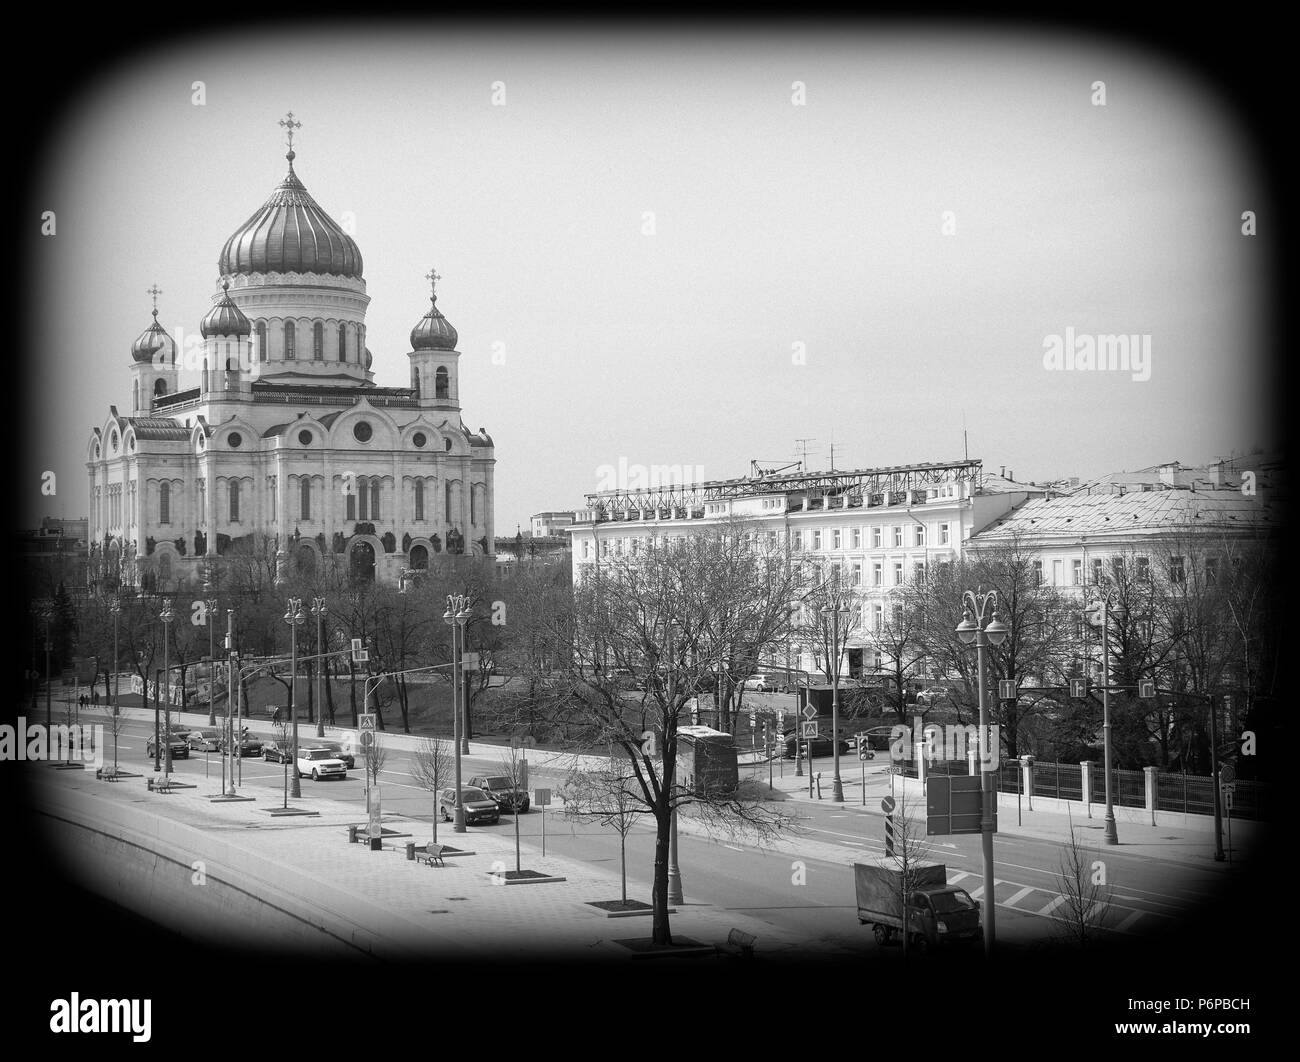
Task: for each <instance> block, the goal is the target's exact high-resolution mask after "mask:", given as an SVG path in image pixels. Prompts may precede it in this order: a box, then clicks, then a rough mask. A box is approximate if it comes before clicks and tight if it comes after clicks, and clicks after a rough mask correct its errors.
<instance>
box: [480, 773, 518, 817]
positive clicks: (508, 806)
mask: <svg viewBox="0 0 1300 1062" xmlns="http://www.w3.org/2000/svg"><path fill="white" fill-rule="evenodd" d="M469 784H470V785H473V786H477V787H478V788H479V789H481V790H483V792H485V793H486V794H487V795H488V796H490V797H491V798H492V799H493V800H495V801H496V802H497V807H499V808H500V809H501V810H502V811H508V812H515V811H518V812H519V813H520V814H527V812H528V793H527V792H525V791H524V790H522V789H515V788H514V787H513V786H511V784H510V779H509V778H507V777H506V776H505V775H504V774H493V775H487V776H484V777H481V778H471V779H470V780H469Z"/></svg>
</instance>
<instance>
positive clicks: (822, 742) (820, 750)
mask: <svg viewBox="0 0 1300 1062" xmlns="http://www.w3.org/2000/svg"><path fill="white" fill-rule="evenodd" d="M811 740H812V755H814V756H829V755H831V753H832V752H833V751H834V746H833V745H832V744H831V739H830V738H829V737H815V738H812V739H811ZM808 742H809V739H808V738H800V739H799V743H800V745H801V746H802V749H803V755H805V756H807V755H808ZM794 743H795V736H794V732H793V731H791V732H790V733H789V734H786V736H785V758H786V759H787V760H792V759H794V758H795V755H794ZM839 746H840V755H844V754H845V753H847V752H848V751H849V743H848V742H847V741H846V740H844V738H840V741H839Z"/></svg>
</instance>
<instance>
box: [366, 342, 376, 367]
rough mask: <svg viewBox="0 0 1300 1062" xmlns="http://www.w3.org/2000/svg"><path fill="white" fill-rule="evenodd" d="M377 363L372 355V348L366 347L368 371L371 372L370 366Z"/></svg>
mask: <svg viewBox="0 0 1300 1062" xmlns="http://www.w3.org/2000/svg"><path fill="white" fill-rule="evenodd" d="M374 363H375V356H374V355H373V354H371V353H370V348H369V347H366V371H367V372H369V371H370V366H371V365H373V364H374Z"/></svg>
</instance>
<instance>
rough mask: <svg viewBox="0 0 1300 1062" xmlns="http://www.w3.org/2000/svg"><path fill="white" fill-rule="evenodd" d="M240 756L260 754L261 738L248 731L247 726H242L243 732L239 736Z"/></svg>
mask: <svg viewBox="0 0 1300 1062" xmlns="http://www.w3.org/2000/svg"><path fill="white" fill-rule="evenodd" d="M236 747H237V748H238V749H239V755H240V756H260V755H262V739H261V738H260V737H257V736H255V735H253V734H250V733H249V732H248V727H244V730H243V733H241V734H240V736H239V744H238V745H237V746H236Z"/></svg>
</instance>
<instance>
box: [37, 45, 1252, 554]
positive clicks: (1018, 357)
mask: <svg viewBox="0 0 1300 1062" xmlns="http://www.w3.org/2000/svg"><path fill="white" fill-rule="evenodd" d="M196 82H201V83H202V100H201V103H200V102H196V101H197V97H196V91H197V90H196V89H195V83H196ZM1099 82H1100V83H1103V85H1104V88H1103V89H1102V90H1101V91H1104V103H1102V102H1100V101H1101V99H1102V97H1101V96H1100V94H1099V89H1098V86H1097V83H1099ZM288 111H293V113H294V115H295V117H296V119H298V120H300V121H301V122H302V127H301V129H300V130H298V132H297V135H296V138H295V142H294V149H295V151H296V152H297V158H296V160H295V169H296V171H297V173H298V176H299V177H300V178H301V180H302V181H303V183H304V184H305V185H306V187H307V189H308V190H309V191H310V192H311V194H312V195H313V197H314V198H315V199H316V201H317V202H318V203H319V204H320V205H321V207H322V208H323V209H324V210H325V211H326V212H327V213H329V214H330V215H331V216H332V217H333V218H334V219H335V220H336V221H343V220H344V217H345V215H347V216H349V217H350V218H353V219H355V230H354V236H355V239H356V240H357V243H358V245H359V246H360V249H361V253H362V255H363V258H364V262H365V280H366V283H367V291H368V294H369V296H370V299H371V302H370V306H369V310H368V312H367V319H366V320H367V342H368V345H369V347H370V349H371V350H372V351H373V353H374V356H375V364H374V369H375V374H376V376H375V382H376V383H377V384H380V385H387V386H406V385H407V384H408V383H409V363H408V360H407V358H406V357H405V356H404V355H405V354H406V352H407V351H409V349H410V343H409V338H408V335H409V332H410V329H411V328H412V326H413V325H414V324H415V323H416V322H417V321H418V320H419V318H420V317H421V316H422V315H423V314H424V312H425V310H426V309H427V306H428V294H427V292H428V288H427V281H426V280H425V279H424V274H425V273H427V272H428V271H429V269H430V267H431V266H435V267H436V268H437V271H438V272H439V273H440V274H441V276H442V280H441V281H440V282H439V285H438V306H439V309H440V310H441V311H442V312H443V313H444V314H445V315H446V316H447V318H448V320H450V321H451V323H452V324H453V325H454V326H455V327H456V328H457V330H458V332H459V334H460V344H459V349H460V350H461V352H462V355H463V356H462V359H461V363H460V387H461V402H462V407H463V412H462V417H463V419H464V421H465V423H466V425H467V426H468V427H469V428H470V429H471V430H475V431H477V430H478V429H479V428H486V429H487V431H488V432H489V433H490V434H491V436H492V437H493V440H494V441H495V444H496V461H497V464H496V527H497V533H498V534H501V535H513V534H514V531H515V528H516V525H522V526H523V527H524V528H525V529H527V527H528V518H529V516H530V515H531V514H532V513H534V512H537V511H540V510H552V509H555V510H563V509H572V508H581V507H582V506H583V503H584V495H586V494H587V493H589V492H591V491H594V490H596V489H598V488H599V487H601V486H608V485H609V475H610V469H611V468H614V469H617V468H619V467H620V463H621V465H622V467H625V468H627V469H629V470H630V471H631V473H632V474H635V470H636V468H637V466H641V467H643V468H647V469H648V468H650V467H651V466H662V465H677V466H683V467H684V468H686V469H687V470H688V471H689V473H690V474H691V475H693V476H695V477H696V478H700V477H702V478H705V479H714V478H730V477H735V476H741V475H744V474H745V473H746V472H747V471H748V469H749V463H750V461H751V460H757V461H759V463H760V464H762V465H765V466H768V467H771V466H776V465H784V464H789V463H792V462H794V461H796V460H798V459H799V458H800V457H801V456H802V453H803V450H804V449H805V448H806V452H807V458H808V466H809V467H811V468H813V469H824V468H828V467H831V449H830V448H831V445H832V444H833V445H834V467H836V468H841V469H850V468H870V467H878V466H884V465H894V464H905V463H913V462H930V461H944V460H953V459H960V458H962V457H963V456H964V455H965V453H967V452H968V453H969V455H970V456H971V457H978V458H982V459H983V460H984V462H985V467H986V469H988V468H992V469H993V470H994V471H996V470H997V469H998V468H999V467H1000V466H1006V467H1007V468H1009V469H1011V470H1014V472H1015V474H1016V477H1017V478H1018V479H1022V480H1039V481H1043V480H1048V479H1057V478H1061V477H1066V476H1080V477H1083V478H1088V477H1091V476H1096V475H1100V474H1104V473H1106V472H1111V471H1116V470H1120V469H1135V468H1139V467H1143V466H1147V465H1152V464H1157V463H1161V462H1165V461H1172V460H1180V461H1182V462H1184V463H1201V462H1205V461H1207V460H1210V459H1212V458H1214V457H1216V456H1227V455H1230V454H1234V453H1236V454H1240V453H1244V452H1247V451H1249V450H1250V449H1251V448H1253V447H1255V446H1258V445H1262V446H1265V447H1269V446H1272V445H1274V439H1273V435H1272V433H1273V430H1274V426H1273V425H1272V424H1270V423H1269V422H1268V420H1267V417H1266V411H1267V409H1268V407H1269V404H1270V401H1271V395H1270V388H1271V386H1272V381H1271V380H1270V378H1269V366H1268V363H1267V361H1266V359H1265V352H1264V350H1263V344H1264V343H1265V341H1266V338H1265V331H1264V328H1263V325H1262V322H1263V321H1264V320H1265V318H1266V317H1267V315H1268V313H1269V312H1270V307H1268V305H1267V304H1266V302H1265V299H1266V288H1267V285H1268V281H1269V278H1268V276H1267V275H1266V273H1265V268H1266V261H1265V258H1264V257H1263V255H1262V252H1261V244H1262V241H1257V239H1256V238H1251V237H1246V236H1243V234H1242V231H1241V228H1242V220H1241V216H1242V213H1243V211H1246V210H1256V211H1263V210H1265V209H1266V207H1267V204H1264V203H1263V201H1262V196H1263V195H1264V192H1265V184H1264V179H1265V176H1266V175H1265V174H1264V173H1263V172H1262V169H1261V166H1262V163H1261V162H1260V161H1259V160H1257V159H1256V158H1255V156H1254V154H1253V149H1252V147H1251V145H1250V143H1249V142H1247V141H1246V139H1245V138H1244V136H1243V134H1242V133H1241V131H1240V128H1239V126H1238V124H1237V123H1235V122H1234V115H1233V114H1232V113H1231V112H1230V111H1229V110H1227V109H1226V108H1225V106H1224V104H1223V103H1222V102H1221V101H1220V100H1219V99H1218V98H1217V97H1216V95H1215V90H1214V87H1213V86H1212V85H1210V84H1206V83H1204V82H1202V81H1200V80H1199V79H1198V76H1197V75H1195V74H1193V73H1192V72H1190V71H1188V70H1186V69H1184V68H1182V67H1180V66H1179V65H1178V64H1177V63H1176V62H1173V61H1170V60H1168V59H1166V58H1164V57H1162V56H1160V55H1158V54H1155V53H1153V52H1150V51H1146V50H1143V49H1142V48H1138V47H1134V46H1131V45H1129V44H1127V43H1126V42H1125V41H1124V40H1122V39H1120V38H1108V37H1106V36H1102V35H1085V34H1077V33H1076V34H1070V35H1066V34H1064V33H1063V32H1054V31H1048V30H1044V31H1042V32H1040V33H1030V32H1023V33H1018V34H1010V33H1001V34H999V33H994V32H990V31H987V30H979V29H972V30H969V31H964V32H955V31H953V30H951V29H948V30H945V29H942V28H940V29H920V28H917V29H915V30H900V29H891V30H889V31H885V30H873V29H872V28H871V27H870V25H869V24H855V25H853V26H850V27H843V28H841V29H839V30H835V31H802V30H798V29H796V28H794V27H790V28H788V29H786V30H783V31H782V32H781V33H780V34H774V33H770V32H766V33H765V32H752V33H748V32H730V33H726V34H724V33H722V32H721V31H718V30H713V29H708V28H702V29H697V30H694V31H687V30H681V31H669V30H660V31H655V30H651V29H645V28H637V29H635V30H634V29H633V28H631V27H626V28H623V29H619V28H613V29H611V30H609V31H607V32H597V31H594V30H588V31H575V30H574V29H573V28H572V27H567V28H565V29H563V30H562V31H558V32H555V33H546V32H543V31H540V30H533V29H529V30H519V31H500V30H498V31H494V32H491V33H489V32H485V31H484V30H482V29H475V28H472V27H471V28H457V27H452V26H441V27H439V26H432V25H429V24H421V23H414V24H411V25H410V26H407V27H400V28H399V27H394V26H387V27H375V28H374V29H371V30H365V29H361V28H358V27H356V26H352V27H350V28H348V29H346V30H345V31H342V32H335V31H328V30H324V29H317V30H312V29H310V28H305V27H304V26H303V25H302V24H297V23H296V24H294V25H293V26H292V27H289V28H287V29H284V30H272V29H268V28H262V29H259V30H258V31H256V32H252V31H235V32H230V33H224V34H222V33H213V32H206V33H203V34H201V35H199V34H195V35H193V36H188V37H186V36H180V37H177V38H175V39H173V40H171V41H169V42H168V43H166V44H165V45H160V46H157V47H154V48H151V49H150V50H148V51H139V52H135V53H131V54H128V55H126V56H125V58H124V59H123V60H122V61H121V62H120V63H119V64H118V65H117V66H116V67H115V68H113V69H112V70H111V71H109V72H106V73H105V74H104V75H103V76H102V77H100V78H99V79H98V80H96V81H95V82H93V83H92V84H90V85H88V86H87V89H86V91H85V92H84V93H83V94H82V95H81V96H80V97H79V98H78V99H77V100H76V102H75V105H74V106H73V107H71V108H70V109H69V110H67V111H66V112H65V113H64V114H63V116H62V118H61V120H60V122H59V124H58V126H57V128H55V129H53V130H51V133H50V136H49V139H48V141H47V143H46V145H45V150H44V152H43V154H42V155H40V156H38V158H37V159H36V162H35V164H36V165H37V166H38V167H39V183H40V187H41V188H42V189H43V192H44V198H45V200H46V202H47V203H48V209H51V210H54V211H55V212H56V215H57V234H56V235H55V236H54V237H50V238H45V239H42V240H39V241H37V242H35V243H34V244H33V245H32V246H33V248H34V250H33V251H32V254H31V257H30V261H29V262H28V263H27V264H28V266H29V268H30V272H31V275H32V276H33V277H34V279H35V282H36V288H37V292H38V297H37V299H36V300H35V304H34V306H33V307H32V308H31V312H32V314H33V315H34V318H35V319H34V321H32V322H30V323H31V325H32V328H33V333H32V337H31V341H32V342H33V343H35V344H36V346H37V349H40V350H43V351H48V352H54V353H53V355H52V356H48V357H45V358H42V359H41V360H40V362H39V365H38V367H37V369H36V371H35V372H34V374H33V376H32V380H31V384H32V388H31V393H30V394H29V395H27V396H25V399H24V408H25V409H26V411H27V412H28V414H29V423H30V425H31V428H30V429H29V430H32V431H34V432H36V433H37V434H38V436H39V438H38V440H37V446H36V447H35V448H34V449H33V458H34V460H35V461H36V463H37V465H38V467H36V468H28V469H25V470H24V475H25V483H27V484H28V485H29V487H28V490H27V491H26V493H25V494H24V500H25V506H26V509H27V510H28V517H27V518H28V519H29V520H31V521H33V522H34V521H35V520H39V518H40V516H42V515H46V514H48V515H58V516H67V517H75V516H83V515H85V513H86V472H85V465H84V461H85V449H86V443H87V439H88V436H89V433H90V431H91V429H92V427H94V426H97V425H99V424H102V422H103V420H104V418H105V416H106V415H107V413H108V406H109V405H110V404H116V405H117V407H118V408H119V410H122V411H127V410H128V409H129V403H130V375H129V365H130V355H129V351H130V346H131V343H132V342H133V341H134V339H135V338H136V336H137V335H139V333H140V332H141V331H142V330H143V329H144V328H145V326H146V325H147V324H148V323H149V320H150V309H151V306H152V301H151V298H150V296H149V295H148V294H147V293H146V289H148V288H150V287H151V286H152V285H154V284H157V285H158V287H159V288H161V289H162V294H161V295H160V296H159V299H158V307H159V319H160V321H161V322H162V323H163V325H164V326H165V327H166V328H167V329H168V331H169V332H172V333H173V334H175V333H176V330H177V329H181V330H183V331H184V334H190V333H192V332H195V331H197V328H198V323H199V320H200V319H201V318H202V316H203V314H204V313H205V312H206V311H207V309H208V307H209V306H210V304H211V300H212V297H213V293H214V292H215V291H216V290H217V289H216V284H217V256H218V254H219V252H220V250H221V247H222V245H223V243H224V242H225V240H226V238H227V237H228V236H229V235H230V234H231V233H232V232H233V231H234V230H235V229H236V228H238V227H239V226H240V225H242V223H243V222H244V221H245V220H246V219H247V218H248V217H249V216H250V215H251V214H252V213H253V212H254V211H255V210H256V209H257V208H258V207H259V206H260V204H261V203H262V202H264V201H265V200H266V198H267V197H268V196H269V195H270V194H271V192H272V191H273V189H274V188H275V186H276V185H277V183H278V182H279V181H280V179H281V177H282V176H283V175H284V173H285V171H286V163H285V161H284V153H285V150H286V148H285V145H284V141H283V132H284V131H283V130H282V129H281V128H280V127H279V125H278V122H279V120H280V119H281V118H283V117H284V115H285V114H286V112H288ZM1108 335H1126V336H1135V337H1145V338H1139V340H1138V342H1137V346H1136V347H1135V349H1143V350H1149V351H1150V360H1149V364H1147V365H1145V367H1144V368H1143V369H1141V370H1140V371H1117V370H1105V371H1098V370H1084V369H1081V368H1078V367H1073V368H1068V369H1066V368H1061V369H1054V368H1049V367H1047V366H1046V365H1045V363H1044V355H1045V353H1046V352H1047V351H1048V350H1050V349H1051V348H1052V347H1053V345H1054V344H1055V343H1057V342H1058V340H1056V339H1054V338H1053V337H1061V338H1060V340H1059V342H1064V340H1065V338H1066V337H1069V338H1070V340H1071V342H1072V343H1074V344H1081V346H1079V348H1078V349H1083V347H1084V346H1086V343H1087V337H1096V336H1108ZM1079 337H1084V338H1083V339H1080V338H1079ZM1130 368H1131V369H1132V367H1130ZM1140 377H1145V378H1140ZM194 382H195V381H194V380H192V379H188V378H186V377H185V376H184V375H183V376H182V380H181V386H182V388H184V387H187V386H193V384H194ZM799 440H805V441H804V442H802V443H801V442H799ZM45 470H53V471H55V472H56V475H57V477H58V479H57V482H58V493H57V495H56V496H55V497H44V496H41V495H40V493H39V490H38V489H37V485H38V482H39V476H40V473H41V472H42V471H45Z"/></svg>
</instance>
